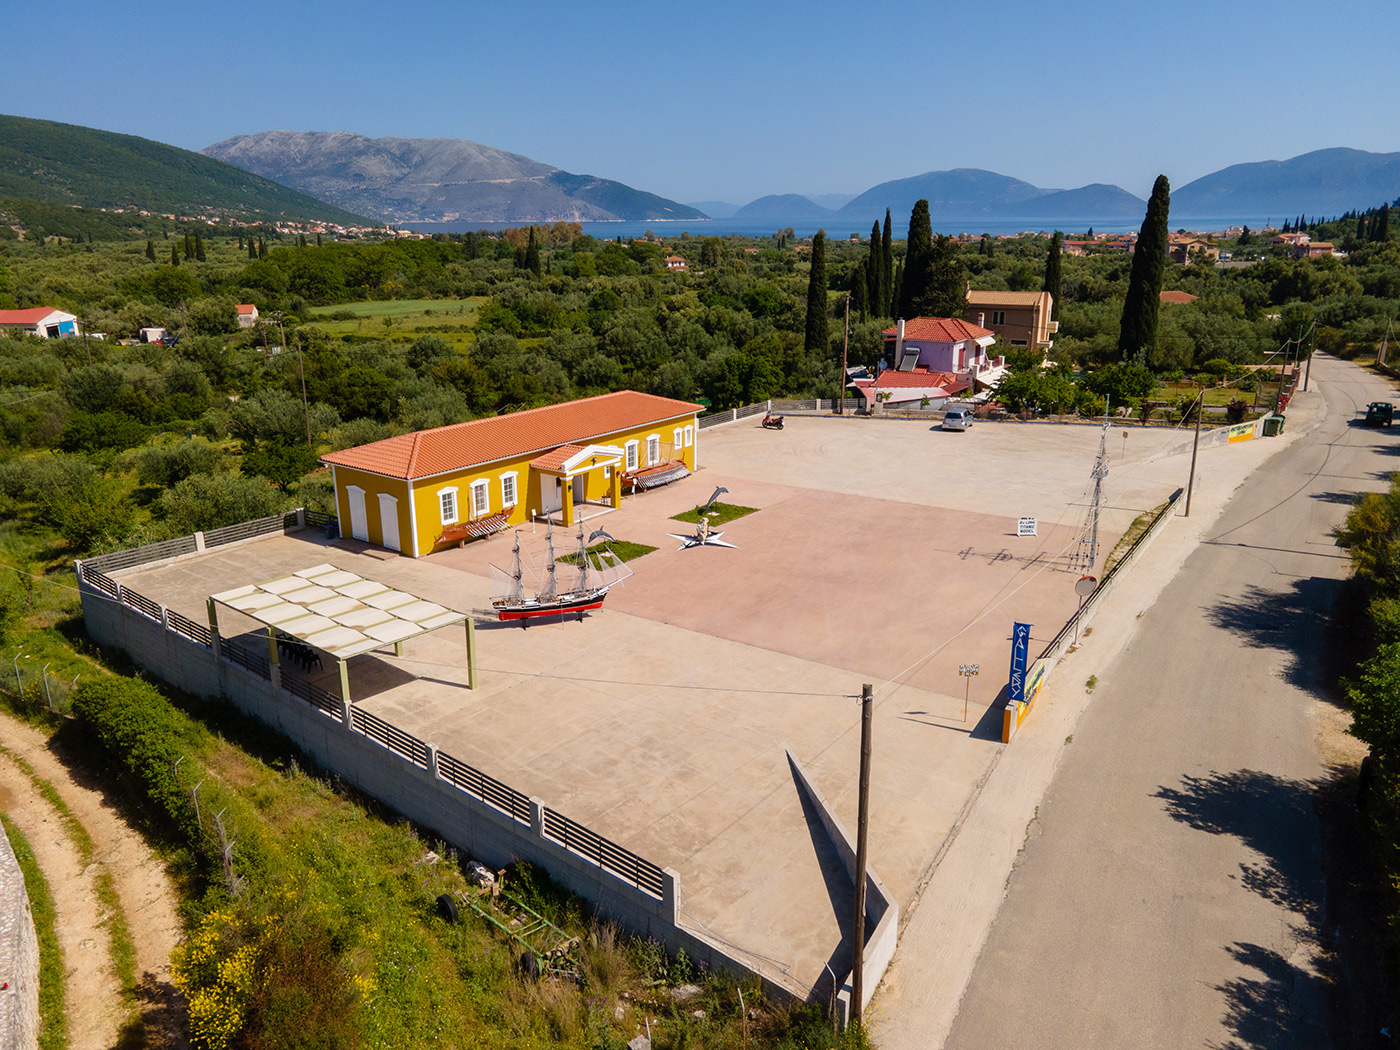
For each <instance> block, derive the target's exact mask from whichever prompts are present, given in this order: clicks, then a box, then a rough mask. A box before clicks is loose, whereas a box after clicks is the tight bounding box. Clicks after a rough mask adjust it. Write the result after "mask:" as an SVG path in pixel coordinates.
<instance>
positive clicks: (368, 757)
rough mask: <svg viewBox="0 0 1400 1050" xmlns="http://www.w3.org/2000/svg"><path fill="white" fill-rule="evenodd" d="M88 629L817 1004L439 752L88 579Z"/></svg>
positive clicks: (673, 886)
mask: <svg viewBox="0 0 1400 1050" xmlns="http://www.w3.org/2000/svg"><path fill="white" fill-rule="evenodd" d="M79 587H80V591H81V593H82V603H83V621H84V624H85V626H86V628H87V632H88V635H89V636H90V637H91V638H92V639H93V640H94V641H96V642H97V643H98V644H100V645H103V646H109V647H112V648H116V649H120V650H122V651H124V652H125V653H127V654H128V655H129V656H130V657H131V659H132V660H133V661H134V662H135V663H136V664H138V665H139V666H141V667H145V668H147V669H149V670H150V671H152V672H153V673H155V674H156V675H157V676H159V677H160V678H162V679H164V680H165V681H167V682H169V683H170V684H172V685H174V686H176V687H178V688H180V689H183V690H185V691H187V692H190V693H194V694H197V695H200V696H206V697H217V698H220V699H224V700H227V701H229V702H231V703H232V704H233V705H234V706H235V707H237V708H238V709H239V710H240V711H243V712H244V713H245V714H248V715H251V716H253V717H254V718H257V719H258V720H259V721H261V722H264V723H266V724H267V725H269V726H271V727H272V728H274V729H276V730H277V731H278V732H280V733H281V734H282V735H283V736H285V737H287V738H288V739H289V740H290V741H291V742H292V743H293V744H295V745H296V746H297V747H298V748H299V749H301V750H302V751H304V752H305V753H306V754H308V755H310V756H311V757H312V758H313V759H314V760H315V761H316V762H317V763H318V764H319V765H320V766H321V767H322V768H324V769H326V770H329V771H331V772H333V773H335V774H336V775H337V776H339V777H340V778H341V779H342V780H344V781H346V782H347V783H349V784H352V785H354V786H355V787H356V788H357V789H359V790H360V791H363V792H364V793H365V794H367V795H369V796H371V797H373V798H376V799H378V800H379V801H380V802H383V803H384V804H385V805H387V806H389V807H390V808H391V809H393V810H394V811H395V812H397V813H400V814H402V815H403V816H405V817H407V818H408V819H409V820H412V821H414V822H415V823H417V824H420V825H422V826H424V827H427V828H431V829H432V830H433V831H435V832H436V833H437V834H439V835H441V836H442V838H443V839H444V840H445V841H447V842H450V843H452V844H453V845H455V846H457V847H458V848H459V849H461V850H463V851H464V852H466V853H467V854H468V855H470V856H472V857H475V858H477V859H479V860H481V861H483V862H484V863H486V864H487V865H488V866H492V867H504V866H505V865H506V864H509V863H511V862H512V861H515V860H526V861H529V862H530V863H532V864H536V865H538V866H540V867H541V868H543V869H544V870H546V871H548V872H549V874H550V876H551V877H552V878H553V879H554V880H555V881H556V882H558V883H559V884H560V885H562V886H564V887H565V888H566V889H568V890H569V891H570V892H572V893H575V894H577V895H578V896H580V897H582V898H584V899H585V900H587V901H589V902H590V904H591V905H592V906H593V907H594V909H595V910H596V911H597V912H598V913H599V914H600V915H602V916H603V917H605V918H607V919H608V920H610V921H613V922H616V923H617V924H618V925H619V926H621V927H622V928H624V929H626V930H628V931H629V932H631V933H634V934H637V935H639V936H644V937H655V938H656V939H657V940H659V941H661V942H662V943H663V944H665V945H666V947H667V948H668V949H670V950H671V951H673V952H674V951H677V950H680V949H684V950H685V952H686V954H687V955H689V956H690V957H691V958H692V959H695V960H697V961H703V962H706V963H708V964H709V965H711V966H714V967H717V968H719V969H722V970H725V971H728V972H730V973H733V974H735V975H737V976H741V977H742V976H750V975H752V976H755V977H757V978H758V979H759V980H760V981H761V982H762V983H763V985H764V989H765V991H766V992H767V993H768V994H769V995H772V996H775V997H778V998H781V999H797V1000H807V999H809V998H810V997H811V994H812V990H811V989H810V988H806V987H804V986H802V985H800V984H799V983H798V982H796V981H793V980H792V979H791V978H789V977H788V976H787V975H786V974H783V973H782V972H780V971H775V970H773V969H772V968H771V967H765V966H763V965H762V963H761V961H760V960H759V959H758V957H757V956H750V955H749V954H748V953H747V952H745V950H744V949H743V948H742V947H741V946H738V945H732V944H728V943H724V942H721V941H719V940H718V939H716V938H714V937H711V936H710V935H708V934H707V933H704V932H702V931H700V930H697V929H694V928H691V927H689V926H686V925H683V924H682V921H681V919H680V900H681V887H680V876H679V875H678V874H677V873H676V872H675V871H674V870H672V869H670V868H664V869H662V873H663V877H662V889H661V893H660V894H659V895H654V894H651V893H648V892H646V891H645V890H643V889H640V888H639V887H637V886H635V885H633V884H631V883H629V882H627V881H626V880H624V879H622V878H619V877H618V876H617V875H615V874H613V873H612V872H610V871H608V870H606V869H604V868H602V867H601V866H599V865H598V864H595V863H593V862H592V861H591V860H589V859H588V858H587V857H584V856H581V855H580V854H578V853H576V852H574V851H572V850H570V849H567V848H566V847H565V846H563V845H562V844H560V843H558V842H556V841H554V840H552V839H551V838H549V837H547V835H546V834H545V828H544V824H545V821H544V810H545V806H544V804H543V803H542V802H540V800H539V799H535V798H531V799H530V800H529V809H530V814H529V823H528V824H526V823H524V822H523V821H522V820H518V819H516V818H514V817H512V816H511V815H510V814H509V813H507V812H505V811H503V810H500V809H497V808H496V807H495V806H492V805H490V804H489V803H486V802H483V801H482V800H480V799H478V798H476V797H475V796H473V795H471V794H469V793H468V792H466V791H463V790H462V789H460V788H458V787H456V786H455V785H454V784H451V783H449V782H448V781H447V780H444V779H443V778H442V776H440V775H439V772H438V768H437V767H438V762H437V758H438V755H437V748H436V746H435V745H433V744H431V743H430V744H428V745H427V747H428V760H427V763H426V767H425V766H420V765H417V764H415V763H414V762H411V761H409V760H407V759H405V758H403V757H402V756H400V755H398V754H396V753H395V752H393V751H390V750H389V749H388V748H386V747H384V746H383V745H381V744H379V743H377V742H376V741H374V740H373V739H371V738H370V737H368V736H366V735H365V734H364V733H362V732H359V731H358V730H356V729H354V728H350V726H352V725H353V722H352V721H348V720H347V719H346V718H345V717H344V713H341V714H340V715H339V716H337V715H335V714H329V713H327V712H324V711H322V710H320V709H319V708H317V707H313V706H312V705H311V704H309V703H306V702H304V701H302V700H300V699H297V698H296V697H294V696H293V695H292V694H291V693H288V692H284V691H283V690H281V689H280V688H278V687H276V686H274V685H273V684H272V683H271V682H269V681H268V680H267V679H265V678H263V677H261V676H260V675H257V674H254V673H251V672H249V671H247V670H245V669H244V668H242V667H240V666H237V665H235V664H234V663H232V662H230V661H229V660H226V659H220V658H217V657H215V655H214V654H213V653H212V652H211V651H210V650H209V649H207V648H205V647H203V646H201V645H199V644H197V643H195V642H193V641H191V640H189V639H188V638H186V637H184V636H183V635H181V634H178V633H177V632H175V631H173V630H169V629H167V628H166V627H165V626H163V625H162V623H161V622H159V621H158V620H155V619H152V618H151V617H150V616H147V615H143V614H142V613H140V612H139V611H137V610H136V609H134V608H131V607H129V606H128V605H124V604H122V603H121V602H118V601H116V600H114V599H113V598H112V597H110V596H109V595H107V594H105V593H103V592H101V591H100V590H98V589H96V588H95V587H94V586H93V585H92V584H91V583H90V582H88V581H86V580H84V579H82V578H80V579H79Z"/></svg>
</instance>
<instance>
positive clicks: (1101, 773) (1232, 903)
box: [944, 358, 1400, 1050]
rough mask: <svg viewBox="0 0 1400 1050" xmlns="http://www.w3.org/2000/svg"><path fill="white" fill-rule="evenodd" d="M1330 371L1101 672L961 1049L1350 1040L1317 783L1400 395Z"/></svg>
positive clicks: (1020, 872)
mask: <svg viewBox="0 0 1400 1050" xmlns="http://www.w3.org/2000/svg"><path fill="white" fill-rule="evenodd" d="M1312 383H1313V384H1314V388H1315V389H1319V390H1320V391H1321V393H1322V395H1323V397H1324V398H1325V400H1326V407H1327V411H1326V415H1325V417H1324V418H1323V419H1322V421H1321V422H1320V423H1319V424H1318V426H1317V427H1316V428H1315V429H1314V430H1313V431H1312V432H1311V433H1310V434H1308V435H1306V437H1305V438H1304V439H1300V440H1298V441H1295V442H1292V443H1291V444H1290V445H1288V446H1287V447H1285V448H1284V449H1282V450H1281V451H1280V452H1279V453H1278V454H1277V455H1275V456H1273V457H1272V458H1270V459H1268V460H1267V461H1266V462H1265V463H1264V464H1263V466H1262V467H1261V468H1260V469H1258V470H1257V471H1255V472H1254V474H1252V475H1251V476H1250V477H1249V478H1248V479H1247V480H1246V481H1245V483H1244V484H1243V485H1241V486H1240V488H1239V489H1238V490H1237V491H1236V493H1235V494H1234V496H1233V498H1232V499H1231V500H1230V502H1229V504H1228V505H1227V507H1226V508H1225V510H1224V512H1223V514H1222V515H1221V516H1220V518H1219V519H1218V520H1217V521H1216V523H1215V525H1214V526H1213V528H1211V529H1210V531H1209V532H1208V533H1207V535H1206V537H1205V539H1204V541H1203V542H1202V544H1201V545H1200V546H1199V547H1198V548H1197V549H1196V550H1195V551H1194V552H1193V553H1192V554H1191V556H1190V557H1189V558H1188V559H1187V560H1186V563H1185V565H1184V567H1183V568H1182V570H1181V571H1180V573H1178V575H1177V576H1176V577H1175V578H1174V579H1173V580H1172V582H1171V583H1170V584H1168V585H1167V586H1166V588H1165V589H1164V590H1163V592H1162V593H1161V595H1160V597H1159V598H1158V600H1157V601H1156V602H1155V603H1153V604H1152V606H1151V607H1150V608H1149V609H1147V610H1146V611H1145V612H1144V613H1143V614H1142V615H1141V617H1140V619H1139V621H1138V624H1137V627H1136V630H1135V631H1133V632H1132V634H1131V636H1130V641H1129V642H1128V644H1127V646H1126V647H1125V648H1124V649H1123V650H1122V651H1121V652H1120V653H1119V655H1118V656H1117V658H1116V659H1115V660H1114V661H1113V662H1112V663H1110V664H1108V665H1107V666H1106V668H1105V670H1104V671H1102V672H1101V673H1100V674H1099V676H1098V677H1099V682H1098V685H1097V688H1096V689H1095V692H1094V696H1093V701H1092V704H1091V706H1090V707H1089V708H1088V709H1087V710H1086V711H1085V712H1084V714H1083V716H1082V718H1081V719H1080V721H1079V723H1078V725H1077V726H1076V727H1075V731H1074V734H1073V739H1072V742H1071V743H1070V744H1069V745H1068V746H1067V747H1066V749H1065V751H1064V754H1063V756H1062V759H1061V761H1060V764H1059V767H1058V770H1057V772H1056V774H1055V778H1054V780H1053V781H1052V783H1051V785H1050V788H1049V790H1048V791H1047V793H1046V795H1045V797H1044V799H1043V801H1042V803H1041V805H1040V808H1039V810H1038V814H1037V818H1036V819H1035V821H1034V822H1033V823H1032V824H1031V827H1030V831H1029V834H1028V837H1027V841H1026V846H1025V849H1024V851H1023V853H1022V854H1021V857H1020V860H1019V863H1018V864H1017V866H1016V868H1015V869H1014V871H1013V873H1012V875H1011V878H1010V880H1009V883H1008V887H1007V894H1006V899H1005V901H1004V903H1003V904H1002V906H1001V909H1000V911H999V912H998V914H997V919H996V922H995V924H994V926H993V929H992V932H991V934H990V937H989V938H988V940H987V942H986V944H985V946H984V948H983V951H982V954H981V956H980V958H979V959H978V962H977V965H976V968H975V970H974V972H973V975H972V979H971V981H970V982H969V983H968V985H967V988H966V990H965V992H964V995H963V998H962V1001H961V1003H960V1005H959V1009H958V1012H957V1015H956V1018H955V1020H954V1022H953V1025H952V1029H951V1031H950V1033H949V1037H948V1039H947V1041H946V1043H945V1044H944V1045H946V1046H947V1047H950V1048H957V1050H963V1048H969V1050H972V1048H975V1050H985V1048H988V1047H1036V1048H1054V1047H1066V1048H1071V1047H1072V1048H1074V1050H1084V1048H1089V1047H1113V1048H1119V1047H1187V1046H1192V1047H1204V1046H1210V1047H1231V1048H1241V1047H1261V1048H1262V1047H1270V1048H1286V1047H1300V1048H1301V1047H1307V1048H1319V1047H1326V1046H1329V1045H1331V1044H1330V1042H1329V1039H1328V1034H1327V1032H1326V1025H1327V1022H1328V1012H1329V1006H1328V1001H1329V1000H1328V995H1329V993H1328V989H1327V986H1326V983H1325V981H1324V980H1323V979H1322V978H1321V977H1320V976H1319V975H1318V956H1319V952H1320V950H1321V949H1322V948H1323V947H1325V946H1324V945H1323V944H1322V940H1323V937H1324V929H1325V922H1324V916H1323V914H1322V902H1323V891H1324V879H1323V872H1322V866H1321V847H1320V835H1319V827H1318V820H1317V816H1316V814H1315V812H1314V808H1313V795H1314V791H1315V788H1316V786H1317V784H1318V783H1319V782H1320V781H1321V780H1322V778H1324V777H1325V776H1326V775H1327V762H1326V759H1325V757H1324V753H1323V750H1322V749H1320V747H1319V742H1320V737H1321V736H1324V735H1325V733H1326V732H1327V731H1328V730H1329V728H1330V731H1331V732H1334V733H1335V725H1336V724H1337V722H1338V716H1337V713H1336V712H1335V710H1332V709H1330V708H1329V707H1328V705H1327V702H1326V700H1325V699H1324V698H1322V697H1321V695H1320V694H1319V692H1318V690H1317V688H1316V684H1317V681H1318V666H1319V656H1320V652H1321V646H1322V640H1323V636H1324V632H1323V626H1324V624H1325V622H1326V620H1327V618H1328V616H1329V613H1330V609H1331V606H1332V602H1333V599H1334V597H1335V595H1336V593H1337V587H1338V581H1339V580H1341V579H1342V578H1344V577H1345V576H1346V575H1347V573H1348V569H1349V566H1348V563H1347V561H1346V559H1345V556H1344V554H1343V552H1341V551H1339V550H1338V549H1337V548H1336V547H1335V545H1334V544H1333V541H1332V539H1331V537H1330V535H1329V532H1330V529H1331V528H1332V527H1333V526H1334V525H1336V524H1339V523H1340V522H1341V520H1342V518H1343V517H1344V515H1345V513H1346V510H1347V507H1348V506H1349V504H1350V502H1351V497H1352V495H1353V494H1354V493H1357V492H1361V491H1367V490H1375V489H1379V488H1382V487H1383V486H1384V483H1385V482H1384V478H1385V476H1386V475H1387V474H1388V473H1389V472H1391V471H1394V470H1397V469H1400V457H1397V455H1396V453H1397V452H1400V427H1398V428H1396V429H1395V430H1394V431H1392V430H1373V429H1365V428H1362V427H1360V426H1359V425H1357V421H1358V419H1359V416H1358V415H1357V408H1358V407H1361V408H1364V407H1365V405H1366V403H1367V402H1368V401H1371V400H1381V399H1384V400H1396V399H1397V398H1396V392H1395V390H1394V388H1393V387H1392V386H1391V385H1389V384H1387V383H1385V382H1384V381H1383V380H1381V379H1378V378H1376V377H1374V376H1371V375H1370V374H1369V373H1366V372H1363V371H1362V370H1360V369H1359V368H1356V367H1354V366H1352V365H1349V364H1345V363H1341V362H1337V361H1332V360H1329V359H1324V358H1318V359H1316V360H1315V361H1314V363H1313V369H1312ZM1030 731H1031V732H1034V727H1030ZM1014 746H1015V745H1014V744H1013V747H1014Z"/></svg>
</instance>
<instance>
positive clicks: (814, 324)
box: [804, 230, 831, 353]
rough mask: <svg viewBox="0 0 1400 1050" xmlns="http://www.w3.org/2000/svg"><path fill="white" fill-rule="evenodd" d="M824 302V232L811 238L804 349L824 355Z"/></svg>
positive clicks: (827, 343) (827, 333)
mask: <svg viewBox="0 0 1400 1050" xmlns="http://www.w3.org/2000/svg"><path fill="white" fill-rule="evenodd" d="M827 310H828V308H827V302H826V231H825V230H818V231H817V233H816V236H814V237H813V238H812V273H811V276H810V277H808V279H807V340H806V343H805V344H804V349H807V350H817V351H819V352H821V353H826V352H827V350H829V349H830V348H831V333H830V328H829V326H828V325H827Z"/></svg>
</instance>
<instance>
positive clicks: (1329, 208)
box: [1172, 148, 1400, 220]
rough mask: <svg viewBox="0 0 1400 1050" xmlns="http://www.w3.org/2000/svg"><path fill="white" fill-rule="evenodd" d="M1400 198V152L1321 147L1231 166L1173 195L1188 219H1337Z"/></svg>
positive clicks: (1175, 204)
mask: <svg viewBox="0 0 1400 1050" xmlns="http://www.w3.org/2000/svg"><path fill="white" fill-rule="evenodd" d="M1397 197H1400V153H1367V152H1365V151H1364V150H1357V149H1340V148H1339V149H1321V150H1315V151H1314V152H1312V153H1304V154H1302V155H1301V156H1297V157H1293V158H1292V159H1290V160H1264V161H1257V162H1255V163H1252V164H1232V165H1231V166H1230V167H1228V168H1223V169H1221V170H1220V171H1216V172H1212V173H1211V174H1209V175H1204V176H1202V177H1201V178H1199V179H1197V180H1196V181H1195V182H1188V183H1187V184H1186V185H1185V186H1182V187H1181V188H1179V189H1176V190H1174V191H1173V192H1172V211H1173V212H1176V213H1178V214H1189V215H1223V216H1231V215H1276V216H1278V217H1279V218H1280V220H1282V219H1291V218H1294V217H1296V216H1298V215H1309V216H1314V215H1316V216H1329V217H1330V216H1334V215H1341V214H1343V213H1344V212H1348V211H1352V210H1353V209H1355V210H1361V209H1365V208H1370V207H1375V206H1378V205H1381V204H1385V203H1388V202H1390V201H1393V200H1395V199H1396V198H1397Z"/></svg>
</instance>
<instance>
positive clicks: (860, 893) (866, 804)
mask: <svg viewBox="0 0 1400 1050" xmlns="http://www.w3.org/2000/svg"><path fill="white" fill-rule="evenodd" d="M874 706H875V698H874V696H873V694H872V691H871V687H870V683H868V682H867V683H866V684H865V685H862V686H861V687H860V815H859V816H858V817H856V878H855V882H856V930H855V944H854V945H853V946H852V948H851V954H852V955H853V956H854V958H853V959H852V960H851V1024H853V1025H855V1026H856V1027H857V1028H859V1027H862V1026H863V1025H864V1017H863V1015H864V1009H863V1004H864V1000H865V883H866V875H865V869H866V859H865V851H866V839H867V838H868V831H869V827H870V720H871V715H872V713H873V711H874Z"/></svg>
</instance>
